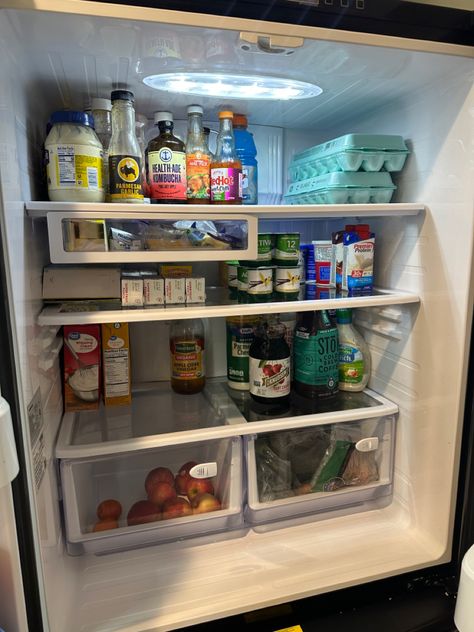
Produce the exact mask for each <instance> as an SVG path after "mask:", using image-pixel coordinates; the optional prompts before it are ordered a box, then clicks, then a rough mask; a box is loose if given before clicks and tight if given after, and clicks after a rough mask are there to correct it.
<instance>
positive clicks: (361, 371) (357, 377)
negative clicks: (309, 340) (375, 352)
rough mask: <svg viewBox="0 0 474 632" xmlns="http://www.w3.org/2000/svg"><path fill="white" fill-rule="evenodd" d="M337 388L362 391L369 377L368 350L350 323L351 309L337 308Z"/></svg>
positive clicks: (369, 361) (369, 362)
mask: <svg viewBox="0 0 474 632" xmlns="http://www.w3.org/2000/svg"><path fill="white" fill-rule="evenodd" d="M336 317H337V332H338V337H339V389H340V390H342V391H352V392H357V391H362V390H364V388H365V387H366V386H367V382H368V381H369V377H370V365H371V360H370V351H369V347H368V346H367V343H366V342H365V340H364V338H363V337H362V336H361V335H360V334H359V332H358V331H357V330H356V329H355V328H354V327H353V325H352V310H350V309H338V310H337V312H336Z"/></svg>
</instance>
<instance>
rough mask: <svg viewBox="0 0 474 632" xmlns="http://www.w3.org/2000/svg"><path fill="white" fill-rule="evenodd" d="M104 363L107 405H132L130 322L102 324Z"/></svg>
mask: <svg viewBox="0 0 474 632" xmlns="http://www.w3.org/2000/svg"><path fill="white" fill-rule="evenodd" d="M102 365H103V368H104V381H103V384H104V388H103V390H104V403H105V405H106V406H128V405H130V404H131V403H132V391H131V369H130V336H129V331H128V323H106V324H103V325H102Z"/></svg>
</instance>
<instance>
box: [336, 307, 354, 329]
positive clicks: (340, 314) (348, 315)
mask: <svg viewBox="0 0 474 632" xmlns="http://www.w3.org/2000/svg"><path fill="white" fill-rule="evenodd" d="M336 319H337V322H338V323H339V325H348V324H350V323H351V322H352V310H351V309H337V310H336Z"/></svg>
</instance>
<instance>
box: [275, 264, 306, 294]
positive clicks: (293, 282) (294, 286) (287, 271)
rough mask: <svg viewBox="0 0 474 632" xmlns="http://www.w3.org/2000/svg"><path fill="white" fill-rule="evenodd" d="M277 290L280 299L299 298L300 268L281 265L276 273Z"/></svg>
mask: <svg viewBox="0 0 474 632" xmlns="http://www.w3.org/2000/svg"><path fill="white" fill-rule="evenodd" d="M275 291H276V292H277V294H278V295H279V298H280V300H284V301H286V300H289V301H290V300H293V299H297V298H298V294H299V291H300V269H299V268H291V267H284V266H279V267H277V269H276V273H275Z"/></svg>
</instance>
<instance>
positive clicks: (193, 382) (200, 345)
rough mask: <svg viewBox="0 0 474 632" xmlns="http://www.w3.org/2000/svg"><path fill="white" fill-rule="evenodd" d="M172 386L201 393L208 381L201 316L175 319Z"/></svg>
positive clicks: (172, 345) (172, 348)
mask: <svg viewBox="0 0 474 632" xmlns="http://www.w3.org/2000/svg"><path fill="white" fill-rule="evenodd" d="M170 361H171V366H170V375H171V388H172V389H173V390H174V391H175V392H176V393H182V394H183V395H192V394H194V393H199V392H200V391H202V389H203V388H204V385H205V383H206V368H205V356H204V323H203V322H202V320H201V319H200V318H196V319H193V320H178V321H174V322H173V324H172V325H171V330H170Z"/></svg>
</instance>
